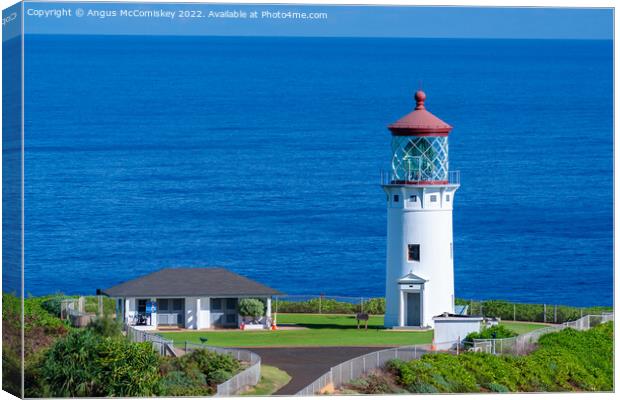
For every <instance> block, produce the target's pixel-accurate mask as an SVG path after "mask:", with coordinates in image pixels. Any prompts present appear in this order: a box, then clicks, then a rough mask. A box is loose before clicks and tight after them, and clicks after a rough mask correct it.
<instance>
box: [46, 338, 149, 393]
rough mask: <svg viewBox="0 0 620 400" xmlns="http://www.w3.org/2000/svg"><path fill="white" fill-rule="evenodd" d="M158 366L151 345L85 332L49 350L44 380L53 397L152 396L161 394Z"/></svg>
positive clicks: (56, 344)
mask: <svg viewBox="0 0 620 400" xmlns="http://www.w3.org/2000/svg"><path fill="white" fill-rule="evenodd" d="M158 362H159V360H158V356H157V354H156V353H155V352H154V351H153V349H152V347H151V344H150V343H131V342H129V341H127V340H125V339H124V338H110V337H103V336H100V335H97V334H95V333H94V332H93V331H92V330H82V331H75V332H72V333H70V334H69V335H67V336H66V337H64V338H62V339H60V340H58V341H57V342H56V343H55V344H54V345H53V346H52V347H51V348H50V350H49V351H48V352H47V354H46V356H45V358H44V360H43V362H42V366H41V376H42V378H43V382H44V383H45V385H46V387H47V389H48V390H49V393H50V395H51V396H53V397H93V396H96V397H102V396H123V397H129V396H152V395H155V394H157V393H158V392H159V391H160V382H159V381H160V376H159V370H158Z"/></svg>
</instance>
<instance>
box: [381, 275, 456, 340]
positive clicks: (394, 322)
mask: <svg viewBox="0 0 620 400" xmlns="http://www.w3.org/2000/svg"><path fill="white" fill-rule="evenodd" d="M429 283H430V282H429V281H428V280H426V279H424V278H421V277H419V276H416V275H414V274H411V273H410V274H407V275H406V276H404V277H402V278H401V279H400V280H399V281H398V283H397V284H396V285H395V286H396V288H395V289H396V290H388V291H387V293H386V295H387V296H386V314H385V320H384V325H385V327H386V328H393V329H411V330H424V329H430V328H433V326H434V321H433V317H434V316H436V315H439V314H441V313H443V312H448V313H453V311H454V306H453V304H452V301H451V296H440V297H439V299H441V300H443V301H441V302H431V301H430V300H429V299H430V298H431V289H430V287H429ZM446 300H447V301H446ZM439 303H442V304H439ZM444 303H445V304H444Z"/></svg>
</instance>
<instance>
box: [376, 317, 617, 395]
mask: <svg viewBox="0 0 620 400" xmlns="http://www.w3.org/2000/svg"><path fill="white" fill-rule="evenodd" d="M386 368H387V370H388V371H389V372H390V373H392V374H393V375H394V376H395V377H396V380H397V382H398V384H399V385H401V386H403V387H404V388H406V389H407V390H408V391H411V392H415V393H431V392H452V393H456V392H471V391H481V390H482V389H486V390H489V391H494V392H506V391H510V392H516V391H522V392H550V391H584V390H586V391H612V390H613V375H614V374H613V323H612V322H607V323H605V324H601V325H599V326H596V327H594V328H592V329H590V330H588V331H582V332H578V331H575V330H573V329H564V330H562V331H560V332H555V333H549V334H546V335H543V336H542V337H541V338H540V339H539V342H538V348H537V349H536V350H535V351H534V352H532V353H531V354H529V355H527V356H494V355H491V354H485V353H469V352H467V353H463V354H461V355H460V356H455V355H451V354H438V353H437V354H426V355H424V356H423V357H422V358H421V359H419V360H413V361H409V362H404V361H399V360H393V361H390V362H389V363H388V364H387V365H386Z"/></svg>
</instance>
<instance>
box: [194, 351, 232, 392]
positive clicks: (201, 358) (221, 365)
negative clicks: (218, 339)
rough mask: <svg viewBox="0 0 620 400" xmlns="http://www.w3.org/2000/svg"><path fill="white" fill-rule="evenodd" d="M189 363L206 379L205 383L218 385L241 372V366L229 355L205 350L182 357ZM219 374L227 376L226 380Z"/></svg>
mask: <svg viewBox="0 0 620 400" xmlns="http://www.w3.org/2000/svg"><path fill="white" fill-rule="evenodd" d="M183 357H185V358H186V359H187V361H188V362H190V363H195V364H196V365H197V366H198V368H199V369H200V371H201V372H202V373H203V374H205V376H206V377H207V383H208V384H209V385H212V384H220V383H222V382H224V381H226V380H228V379H229V378H230V377H231V376H232V375H234V374H236V373H237V372H238V371H240V370H241V364H240V363H239V361H238V360H237V359H235V358H234V357H233V356H231V355H230V354H219V353H216V352H214V351H209V350H206V349H197V350H194V351H192V352H191V353H189V354H186V355H185V356H183ZM221 372H225V373H227V374H229V375H230V376H228V378H226V379H224V380H222V377H223V376H225V375H224V374H222V373H221Z"/></svg>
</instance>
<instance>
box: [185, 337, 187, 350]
mask: <svg viewBox="0 0 620 400" xmlns="http://www.w3.org/2000/svg"><path fill="white" fill-rule="evenodd" d="M185 352H186V353H187V340H186V341H185Z"/></svg>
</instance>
